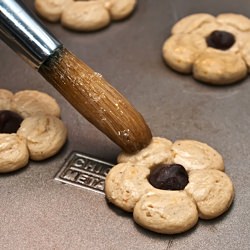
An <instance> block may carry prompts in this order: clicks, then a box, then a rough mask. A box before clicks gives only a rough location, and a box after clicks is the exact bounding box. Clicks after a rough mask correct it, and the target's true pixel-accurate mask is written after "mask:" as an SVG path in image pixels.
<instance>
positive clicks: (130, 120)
mask: <svg viewBox="0 0 250 250" xmlns="http://www.w3.org/2000/svg"><path fill="white" fill-rule="evenodd" d="M39 72H40V73H41V74H42V75H43V77H44V78H45V79H47V80H48V81H49V82H50V83H51V84H52V85H53V86H54V87H55V88H56V89H57V90H58V91H59V92H60V93H61V94H62V95H63V96H64V97H65V98H66V99H67V100H68V101H69V102H70V103H71V104H72V105H73V106H74V107H75V108H76V109H77V110H78V111H79V112H80V113H81V114H82V115H83V116H84V117H85V118H86V119H87V120H88V121H89V122H91V123H92V124H93V125H95V126H96V127H97V128H98V129H99V130H101V131H102V132H103V133H104V134H106V135H107V136H108V137H109V138H110V139H111V140H112V141H114V142H115V143H116V144H117V145H119V146H120V147H121V148H122V149H123V150H124V151H126V152H127V153H134V152H136V151H138V150H140V149H142V148H144V147H146V146H147V145H148V144H149V142H150V141H151V139H152V134H151V131H150V129H149V127H148V126H147V124H146V123H145V121H144V119H143V117H142V116H141V114H140V113H138V112H137V111H136V110H135V108H134V107H133V106H132V105H131V104H130V103H129V102H128V101H127V100H126V99H125V98H124V97H123V96H122V95H121V94H120V93H119V92H118V91H117V90H116V89H114V88H113V87H112V86H111V85H110V84H109V83H108V82H107V81H106V80H105V79H104V78H103V77H102V75H100V74H99V73H96V72H95V71H93V70H92V69H91V68H89V67H88V66H87V65H86V64H85V63H83V62H82V61H81V60H79V59H78V58H77V57H76V56H74V55H73V54H72V53H70V52H69V51H68V50H66V49H62V51H60V52H59V53H57V54H54V55H53V57H52V58H51V59H50V60H48V61H46V62H45V63H44V64H43V65H42V66H41V67H40V69H39Z"/></svg>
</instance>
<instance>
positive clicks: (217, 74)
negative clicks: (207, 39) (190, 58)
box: [193, 48, 247, 85]
mask: <svg viewBox="0 0 250 250" xmlns="http://www.w3.org/2000/svg"><path fill="white" fill-rule="evenodd" d="M193 75H194V78H196V79H197V80H200V81H202V82H206V83H211V84H215V85H216V84H218V85H223V84H230V83H235V82H237V81H239V80H241V79H243V78H244V77H245V76H246V75H247V66H246V63H245V62H244V60H243V59H242V57H241V55H239V54H235V53H234V52H230V51H220V50H216V49H212V48H208V49H207V50H206V51H204V52H203V53H202V54H201V55H200V56H199V57H198V58H197V59H196V61H195V62H194V66H193Z"/></svg>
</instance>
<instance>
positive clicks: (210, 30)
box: [162, 13, 250, 85]
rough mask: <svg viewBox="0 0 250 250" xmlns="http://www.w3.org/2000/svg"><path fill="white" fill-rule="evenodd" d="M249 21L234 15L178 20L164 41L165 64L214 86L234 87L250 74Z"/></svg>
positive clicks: (199, 16) (208, 15)
mask: <svg viewBox="0 0 250 250" xmlns="http://www.w3.org/2000/svg"><path fill="white" fill-rule="evenodd" d="M249 38H250V19H248V18H247V17H245V16H242V15H239V14H233V13H225V14H220V15H218V16H217V17H214V16H212V15H210V14H206V13H198V14H193V15H190V16H187V17H184V18H183V19H181V20H179V21H178V22H177V23H176V24H175V25H174V26H173V28H172V30H171V36H170V37H169V38H168V39H167V40H166V41H165V43H164V45H163V48H162V53H163V58H164V60H165V61H166V63H167V64H168V65H169V66H170V67H171V68H173V69H174V70H176V71H178V72H181V73H193V76H194V78H195V79H197V80H200V81H202V82H206V83H211V84H219V85H220V84H231V83H235V82H237V81H239V80H241V79H243V78H244V77H246V76H247V73H248V70H249V66H250V64H249V61H250V60H249Z"/></svg>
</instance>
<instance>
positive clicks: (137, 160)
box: [117, 137, 172, 168]
mask: <svg viewBox="0 0 250 250" xmlns="http://www.w3.org/2000/svg"><path fill="white" fill-rule="evenodd" d="M171 146H172V142H171V141H169V140H167V139H165V138H160V137H153V139H152V141H151V143H150V144H149V145H148V146H147V147H146V148H144V149H142V150H141V151H139V152H137V153H135V154H127V153H125V152H122V153H121V154H119V155H118V159H117V161H118V162H119V163H121V162H130V163H133V164H136V165H137V166H146V167H149V168H150V167H153V166H155V165H157V164H159V163H171V162H172V154H171V151H170V148H171Z"/></svg>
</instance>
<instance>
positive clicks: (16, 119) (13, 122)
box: [0, 110, 23, 134]
mask: <svg viewBox="0 0 250 250" xmlns="http://www.w3.org/2000/svg"><path fill="white" fill-rule="evenodd" d="M22 121H23V118H22V117H21V116H20V115H19V114H17V113H15V112H13V111H10V110H0V133H7V134H11V133H16V131H17V130H18V128H19V127H20V125H21V122H22Z"/></svg>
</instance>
